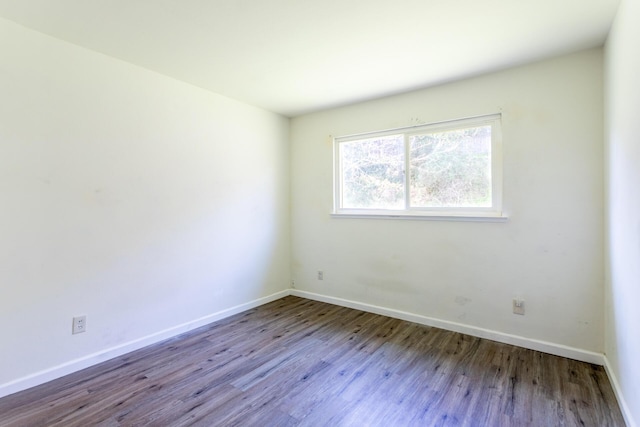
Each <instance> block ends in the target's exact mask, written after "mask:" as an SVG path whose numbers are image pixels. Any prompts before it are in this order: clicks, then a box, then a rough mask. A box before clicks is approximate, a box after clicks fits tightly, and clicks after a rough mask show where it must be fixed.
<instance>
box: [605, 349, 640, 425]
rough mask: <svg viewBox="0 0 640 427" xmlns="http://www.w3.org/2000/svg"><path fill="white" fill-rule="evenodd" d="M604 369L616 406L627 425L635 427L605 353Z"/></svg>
mask: <svg viewBox="0 0 640 427" xmlns="http://www.w3.org/2000/svg"><path fill="white" fill-rule="evenodd" d="M604 370H605V371H606V372H607V376H608V377H609V381H610V382H611V386H612V387H613V392H614V393H615V395H616V399H617V400H618V406H619V407H620V411H621V412H622V417H623V418H624V422H625V423H627V427H637V424H636V423H635V422H634V421H633V418H632V416H631V410H630V409H629V405H627V401H626V400H625V399H624V395H623V394H622V389H621V388H620V383H619V382H618V377H616V375H615V373H614V372H613V369H612V368H611V363H610V362H609V358H608V357H607V356H606V355H605V356H604Z"/></svg>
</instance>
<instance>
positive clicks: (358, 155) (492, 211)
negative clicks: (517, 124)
mask: <svg viewBox="0 0 640 427" xmlns="http://www.w3.org/2000/svg"><path fill="white" fill-rule="evenodd" d="M500 118H501V117H500V115H499V114H497V115H491V116H482V117H474V118H470V119H462V120H453V121H448V122H442V123H434V124H428V125H421V126H414V127H410V128H403V129H394V130H390V131H382V132H373V133H367V134H361V135H352V136H344V137H339V138H335V140H334V148H335V190H334V191H335V206H334V214H335V215H337V216H378V217H431V218H436V219H448V218H451V219H456V218H458V219H480V220H481V219H487V220H489V219H492V218H494V219H500V218H504V217H503V216H502V207H501V203H502V200H501V199H502V197H501V196H502V175H501V170H502V165H501V133H500Z"/></svg>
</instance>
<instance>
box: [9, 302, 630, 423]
mask: <svg viewBox="0 0 640 427" xmlns="http://www.w3.org/2000/svg"><path fill="white" fill-rule="evenodd" d="M146 425H157V426H191V425H195V426H212V425H224V426H227V425H229V426H233V425H238V426H253V425H255V426H276V425H277V426H323V425H326V426H361V425H367V426H423V425H427V426H494V425H496V426H501V425H504V426H511V425H513V426H519V425H527V426H551V425H563V426H574V425H576V426H578V425H580V426H582V425H586V426H623V425H624V421H623V419H622V415H621V413H620V410H619V408H618V406H617V403H616V400H615V396H614V394H613V390H612V388H611V385H610V383H609V380H608V379H607V376H606V373H605V372H604V369H603V368H602V367H600V366H595V365H590V364H587V363H582V362H578V361H575V360H570V359H565V358H561V357H557V356H552V355H549V354H545V353H540V352H536V351H532V350H526V349H522V348H518V347H514V346H510V345H506V344H500V343H496V342H492V341H488V340H483V339H480V338H475V337H471V336H468V335H464V334H459V333H455V332H449V331H444V330H441V329H437V328H431V327H427V326H423V325H418V324H415V323H411V322H407V321H403V320H399V319H392V318H389V317H385V316H379V315H375V314H371V313H365V312H362V311H358V310H352V309H348V308H344V307H338V306H334V305H330V304H325V303H320V302H316V301H310V300H305V299H302V298H296V297H286V298H283V299H281V300H278V301H274V302H272V303H270V304H266V305H264V306H262V307H258V308H255V309H252V310H248V311H246V312H243V313H240V314H238V315H235V316H232V317H229V318H227V319H224V320H221V321H219V322H215V323H213V324H211V325H208V326H206V327H203V328H200V329H198V330H196V331H193V332H190V333H188V334H184V335H182V336H179V337H175V338H172V339H170V340H167V341H165V342H162V343H159V344H156V345H153V346H150V347H147V348H144V349H141V350H138V351H135V352H132V353H129V354H127V355H124V356H122V357H119V358H115V359H113V360H110V361H107V362H105V363H102V364H100V365H97V366H94V367H91V368H89V369H85V370H83V371H80V372H76V373H74V374H71V375H68V376H66V377H64V378H60V379H57V380H55V381H51V382H49V383H47V384H43V385H41V386H38V387H35V388H33V389H30V390H25V391H23V392H20V393H16V394H14V395H11V396H7V397H5V398H3V399H0V426H3V427H4V426H12V427H14V426H20V427H23V426H65V427H69V426H71V427H73V426H83V427H84V426H101V427H120V426H146Z"/></svg>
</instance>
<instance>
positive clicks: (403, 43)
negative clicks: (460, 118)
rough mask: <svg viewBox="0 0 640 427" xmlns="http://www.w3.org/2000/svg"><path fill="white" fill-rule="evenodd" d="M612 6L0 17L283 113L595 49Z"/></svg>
mask: <svg viewBox="0 0 640 427" xmlns="http://www.w3.org/2000/svg"><path fill="white" fill-rule="evenodd" d="M618 3H619V0H0V16H2V17H4V18H6V19H9V20H12V21H15V22H18V23H20V24H22V25H24V26H26V27H30V28H32V29H35V30H37V31H41V32H43V33H46V34H50V35H52V36H54V37H57V38H60V39H63V40H67V41H69V42H71V43H74V44H77V45H80V46H84V47H86V48H89V49H92V50H95V51H98V52H102V53H104V54H107V55H110V56H113V57H116V58H120V59H122V60H124V61H128V62H130V63H133V64H137V65H139V66H142V67H145V68H148V69H151V70H154V71H157V72H159V73H162V74H165V75H168V76H172V77H174V78H176V79H179V80H183V81H185V82H188V83H191V84H194V85H196V86H200V87H202V88H204V89H208V90H210V91H213V92H216V93H219V94H222V95H226V96H228V97H231V98H235V99H237V100H240V101H244V102H246V103H249V104H253V105H256V106H259V107H263V108H265V109H268V110H271V111H274V112H277V113H281V114H283V115H286V116H297V115H300V114H304V113H306V112H311V111H316V110H319V109H323V108H328V107H333V106H337V105H343V104H348V103H352V102H357V101H362V100H366V99H372V98H377V97H381V96H385V95H390V94H394V93H400V92H405V91H409V90H413V89H416V88H422V87H427V86H430V85H435V84H438V83H442V82H445V81H451V80H456V79H460V78H464V77H469V76H473V75H477V74H481V73H485V72H488V71H493V70H498V69H502V68H506V67H510V66H513V65H518V64H523V63H526V62H531V61H536V60H539V59H543V58H547V57H551V56H556V55H560V54H564V53H568V52H572V51H577V50H581V49H585V48H589V47H595V46H600V45H602V44H603V42H604V40H605V38H606V36H607V33H608V31H609V28H610V26H611V22H612V20H613V18H614V16H615V12H616V9H617V6H618Z"/></svg>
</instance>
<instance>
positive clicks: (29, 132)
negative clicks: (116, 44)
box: [0, 19, 290, 385]
mask: <svg viewBox="0 0 640 427" xmlns="http://www.w3.org/2000/svg"><path fill="white" fill-rule="evenodd" d="M0 52H2V55H0V200H1V203H2V207H1V209H0V346H1V347H0V385H2V384H6V383H9V382H12V381H16V380H19V379H20V378H23V377H25V376H28V375H32V374H37V373H38V372H39V371H42V370H47V369H51V368H52V367H55V366H58V365H60V364H64V363H67V362H69V361H72V360H75V359H78V358H82V357H85V356H87V355H90V354H94V353H100V352H102V351H105V350H107V349H110V348H114V347H117V346H119V345H122V344H123V343H128V342H132V341H135V340H137V339H140V338H141V337H147V336H149V335H152V334H154V333H157V332H158V331H163V330H166V329H168V328H172V327H174V326H175V325H182V324H184V323H185V322H190V321H192V320H194V319H198V318H201V317H203V316H207V315H209V314H211V313H216V312H219V311H221V310H225V309H228V308H230V307H233V306H236V305H239V304H244V303H247V302H248V301H252V300H255V299H257V298H261V297H264V296H267V295H270V294H273V293H276V292H278V291H281V290H284V289H288V288H289V283H290V279H289V271H290V268H289V259H290V256H289V231H288V230H289V206H288V198H289V178H288V175H289V172H288V169H289V143H288V132H289V121H288V119H286V118H284V117H281V116H279V115H276V114H273V113H271V112H267V111H264V110H261V109H258V108H255V107H251V106H248V105H245V104H242V103H239V102H236V101H233V100H230V99H228V98H224V97H222V96H218V95H215V94H212V93H210V92H207V91H204V90H202V89H199V88H196V87H194V86H190V85H187V84H184V83H181V82H178V81H176V80H173V79H170V78H167V77H164V76H162V75H159V74H156V73H153V72H150V71H147V70H145V69H142V68H139V67H135V66H132V65H130V64H127V63H125V62H122V61H118V60H115V59H112V58H109V57H107V56H104V55H101V54H97V53H94V52H91V51H89V50H86V49H83V48H79V47H77V46H74V45H71V44H68V43H65V42H61V41H59V40H56V39H53V38H50V37H48V36H44V35H42V34H40V33H37V32H34V31H31V30H27V29H25V28H23V27H20V26H18V25H15V24H13V23H11V22H9V21H6V20H2V19H0ZM78 314H86V315H87V332H86V333H84V334H80V335H73V336H72V335H71V318H72V316H74V315H78Z"/></svg>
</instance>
